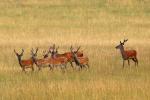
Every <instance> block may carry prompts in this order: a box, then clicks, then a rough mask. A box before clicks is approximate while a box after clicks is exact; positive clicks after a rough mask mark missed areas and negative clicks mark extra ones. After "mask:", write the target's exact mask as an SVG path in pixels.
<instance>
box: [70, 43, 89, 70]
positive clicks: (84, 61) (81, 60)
mask: <svg viewBox="0 0 150 100" xmlns="http://www.w3.org/2000/svg"><path fill="white" fill-rule="evenodd" d="M70 50H71V53H72V58H73V59H74V62H75V63H76V65H77V66H80V68H81V69H82V68H83V67H86V66H87V68H89V64H88V63H89V59H88V57H84V56H83V57H78V56H77V53H78V52H74V51H73V48H72V46H71V48H70Z"/></svg>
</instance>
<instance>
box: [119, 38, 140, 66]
mask: <svg viewBox="0 0 150 100" xmlns="http://www.w3.org/2000/svg"><path fill="white" fill-rule="evenodd" d="M127 41H128V39H126V40H124V41H123V42H121V41H120V44H119V45H118V46H116V49H120V52H121V55H122V59H123V68H124V61H125V60H128V65H129V66H130V59H132V60H133V61H134V62H135V66H136V65H137V66H138V59H137V52H136V50H124V43H125V42H127Z"/></svg>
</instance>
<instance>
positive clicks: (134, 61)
mask: <svg viewBox="0 0 150 100" xmlns="http://www.w3.org/2000/svg"><path fill="white" fill-rule="evenodd" d="M132 60H133V61H134V62H135V66H136V59H135V58H132Z"/></svg>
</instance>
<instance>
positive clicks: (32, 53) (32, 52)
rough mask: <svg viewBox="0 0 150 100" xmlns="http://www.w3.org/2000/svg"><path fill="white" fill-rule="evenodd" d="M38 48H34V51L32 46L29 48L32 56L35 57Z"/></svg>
mask: <svg viewBox="0 0 150 100" xmlns="http://www.w3.org/2000/svg"><path fill="white" fill-rule="evenodd" d="M38 50H39V49H38V48H36V50H35V53H34V50H33V48H32V49H31V55H32V58H35V57H37V52H38Z"/></svg>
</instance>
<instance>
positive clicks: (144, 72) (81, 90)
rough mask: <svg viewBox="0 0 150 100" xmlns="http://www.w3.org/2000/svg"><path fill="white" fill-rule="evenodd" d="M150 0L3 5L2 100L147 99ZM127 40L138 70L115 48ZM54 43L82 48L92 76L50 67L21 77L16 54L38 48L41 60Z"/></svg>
mask: <svg viewBox="0 0 150 100" xmlns="http://www.w3.org/2000/svg"><path fill="white" fill-rule="evenodd" d="M149 4H150V2H149V0H124V1H120V0H91V1H90V0H26V1H21V0H3V1H0V9H1V10H0V37H1V40H0V51H1V53H0V99H2V100H20V99H21V100H31V99H34V100H44V99H47V100H141V99H142V100H149V99H150V95H149V94H150V78H149V76H150V67H149V65H150V62H149V61H150V46H149V45H150V41H149V40H150V30H149V27H150V20H149V19H150V5H149ZM124 38H128V39H129V41H128V42H127V43H126V44H125V47H126V48H127V49H136V50H137V52H138V59H139V66H138V67H135V66H134V63H133V62H131V66H130V67H129V66H127V62H126V64H125V68H124V69H123V68H122V59H121V55H120V52H119V51H118V50H116V49H115V46H116V45H117V44H119V41H120V40H123V39H124ZM53 43H55V44H56V45H58V46H59V47H60V49H59V52H60V53H63V52H65V51H69V48H70V46H71V45H73V46H74V47H77V46H79V45H81V50H83V52H84V54H86V55H87V56H88V57H89V60H90V69H89V70H88V71H86V70H83V71H73V70H72V69H71V67H70V65H69V64H68V69H67V72H66V73H62V72H61V70H59V69H55V70H54V71H53V72H51V71H49V69H48V68H45V69H42V71H41V72H38V69H37V68H36V66H35V68H36V70H35V71H34V72H31V70H28V71H27V73H26V74H25V73H23V72H22V71H21V68H20V66H19V64H18V61H17V58H16V56H15V54H14V52H13V50H14V49H16V51H18V52H20V51H21V49H22V48H24V49H25V53H24V56H23V59H28V58H30V57H31V55H30V50H31V48H35V47H39V52H38V57H39V58H41V57H42V51H43V50H47V49H48V48H49V46H50V45H52V44H53Z"/></svg>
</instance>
